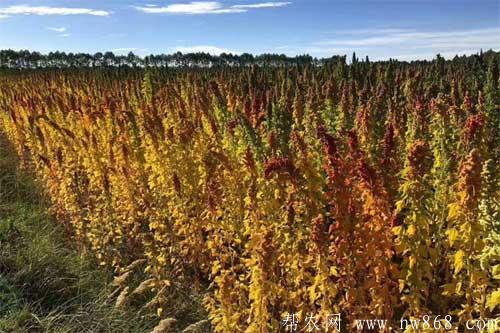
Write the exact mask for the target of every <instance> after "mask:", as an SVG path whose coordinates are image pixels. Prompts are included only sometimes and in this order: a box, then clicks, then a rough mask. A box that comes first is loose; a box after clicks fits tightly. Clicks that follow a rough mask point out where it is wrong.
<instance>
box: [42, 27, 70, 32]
mask: <svg viewBox="0 0 500 333" xmlns="http://www.w3.org/2000/svg"><path fill="white" fill-rule="evenodd" d="M47 30H50V31H55V32H61V33H62V32H65V31H66V30H67V29H66V27H59V28H58V27H47Z"/></svg>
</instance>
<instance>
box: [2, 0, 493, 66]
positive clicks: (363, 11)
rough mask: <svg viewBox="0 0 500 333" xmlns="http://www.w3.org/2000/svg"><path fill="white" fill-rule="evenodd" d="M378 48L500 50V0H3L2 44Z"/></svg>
mask: <svg viewBox="0 0 500 333" xmlns="http://www.w3.org/2000/svg"><path fill="white" fill-rule="evenodd" d="M4 48H12V49H29V50H37V51H41V52H44V53H46V52H49V51H54V50H60V51H66V52H91V53H94V52H97V51H109V50H111V51H113V52H115V53H118V54H126V53H128V52H130V51H133V52H134V53H136V54H139V55H147V54H151V53H155V54H156V53H173V52H175V51H181V52H191V51H207V52H210V53H213V54H217V53H220V52H233V53H242V52H251V53H255V54H258V53H285V54H287V55H296V54H304V53H308V54H311V55H312V56H317V57H328V56H331V55H335V54H348V55H350V54H352V52H353V51H355V52H356V53H357V54H358V56H365V55H369V56H370V58H371V59H375V60H376V59H387V58H389V57H392V58H398V59H405V60H412V59H423V58H427V59H428V58H433V57H434V56H435V54H437V53H441V54H442V55H443V56H445V57H452V56H453V55H455V54H457V53H458V54H471V53H476V52H478V51H479V50H480V49H481V48H482V49H484V50H487V49H490V48H492V49H494V50H500V1H498V0H476V1H473V0H470V1H461V0H433V1H427V0H399V1H398V0H290V1H285V0H283V1H273V0H219V1H201V0H198V1H193V2H192V1H189V0H187V1H184V0H164V1H157V0H125V1H123V0H120V1H119V0H38V1H34V0H21V1H19V0H16V1H14V0H0V49H4Z"/></svg>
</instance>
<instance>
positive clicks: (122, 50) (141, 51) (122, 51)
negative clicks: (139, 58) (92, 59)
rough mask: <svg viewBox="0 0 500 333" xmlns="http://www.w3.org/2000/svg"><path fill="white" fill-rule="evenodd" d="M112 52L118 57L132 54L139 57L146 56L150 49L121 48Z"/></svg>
mask: <svg viewBox="0 0 500 333" xmlns="http://www.w3.org/2000/svg"><path fill="white" fill-rule="evenodd" d="M111 52H113V53H114V54H116V55H127V54H129V53H130V52H132V53H135V54H137V55H145V54H146V53H148V49H145V48H140V47H120V48H116V49H112V50H111Z"/></svg>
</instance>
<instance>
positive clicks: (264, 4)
mask: <svg viewBox="0 0 500 333" xmlns="http://www.w3.org/2000/svg"><path fill="white" fill-rule="evenodd" d="M291 4H292V3H291V2H262V3H254V4H249V5H234V6H231V8H276V7H285V6H288V5H291Z"/></svg>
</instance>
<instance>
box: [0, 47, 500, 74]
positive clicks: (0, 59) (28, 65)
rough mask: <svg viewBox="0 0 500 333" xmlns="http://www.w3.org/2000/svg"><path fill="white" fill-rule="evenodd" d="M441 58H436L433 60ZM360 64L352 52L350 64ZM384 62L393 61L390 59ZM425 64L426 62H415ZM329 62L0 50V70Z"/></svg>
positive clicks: (307, 58)
mask: <svg viewBox="0 0 500 333" xmlns="http://www.w3.org/2000/svg"><path fill="white" fill-rule="evenodd" d="M491 53H495V52H494V51H491V50H490V51H488V52H485V53H483V52H482V51H481V52H479V53H478V54H476V55H472V56H470V57H466V56H461V57H458V56H456V57H455V58H454V59H453V60H454V61H460V59H462V60H463V59H476V60H480V59H482V58H483V57H484V56H486V57H488V54H491ZM440 59H443V58H442V57H441V56H439V55H437V57H436V59H435V60H434V61H440ZM356 62H360V61H359V59H358V58H357V57H356V54H355V53H353V55H352V60H351V63H356ZM361 62H365V63H369V62H370V60H369V58H368V57H366V58H365V59H364V60H363V61H361ZM383 62H395V60H393V59H390V60H388V61H383ZM416 62H427V61H416ZM328 63H347V57H346V56H345V55H334V56H332V57H328V58H320V59H318V58H313V57H312V56H310V55H307V54H305V55H298V56H294V57H289V56H286V55H285V54H270V53H266V54H261V55H252V54H249V53H243V54H240V55H236V54H231V53H222V54H220V55H219V56H215V55H211V54H209V53H204V52H199V53H186V54H183V53H181V52H176V53H173V54H158V55H153V54H151V55H148V56H144V57H141V56H139V55H136V54H134V53H133V52H129V53H128V54H127V55H117V54H114V53H113V52H110V51H108V52H104V53H102V52H97V53H95V54H90V53H72V52H69V53H66V52H59V51H55V52H49V53H47V54H43V53H40V52H37V51H29V50H20V51H15V50H10V49H9V50H0V68H11V69H35V68H95V67H132V68H134V67H157V68H165V67H221V66H232V67H245V66H251V65H259V66H301V65H314V66H322V65H325V64H328Z"/></svg>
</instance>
